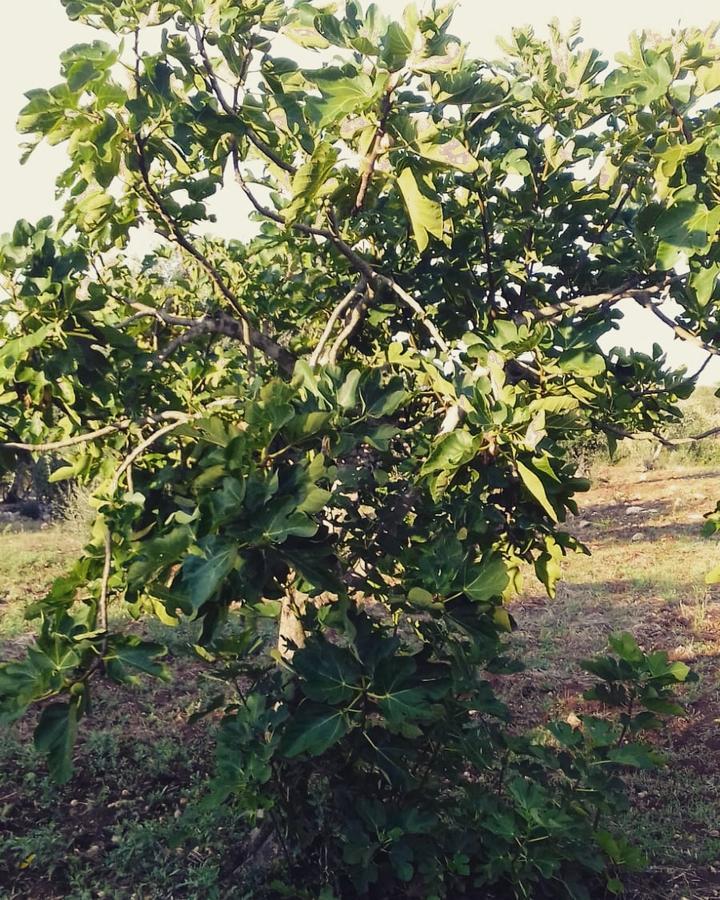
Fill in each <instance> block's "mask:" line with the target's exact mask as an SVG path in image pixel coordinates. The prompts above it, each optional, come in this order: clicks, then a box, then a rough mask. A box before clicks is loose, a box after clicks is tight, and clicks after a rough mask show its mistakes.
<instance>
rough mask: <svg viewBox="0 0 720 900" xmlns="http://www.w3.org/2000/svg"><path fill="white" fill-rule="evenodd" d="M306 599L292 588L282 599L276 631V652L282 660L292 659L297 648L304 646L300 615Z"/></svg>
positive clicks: (303, 610)
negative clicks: (277, 629)
mask: <svg viewBox="0 0 720 900" xmlns="http://www.w3.org/2000/svg"><path fill="white" fill-rule="evenodd" d="M306 601H307V597H306V595H305V594H301V593H300V592H299V591H296V590H295V589H294V588H292V587H291V588H289V589H288V593H287V596H286V597H284V598H283V601H282V609H281V612H280V628H279V631H278V650H279V652H280V655H281V656H282V658H283V659H292V658H293V653H294V652H295V650H296V649H297V648H298V647H304V646H305V630H304V628H303V624H302V615H303V613H304V612H305V603H306Z"/></svg>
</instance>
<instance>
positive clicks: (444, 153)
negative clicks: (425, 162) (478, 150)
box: [417, 137, 479, 173]
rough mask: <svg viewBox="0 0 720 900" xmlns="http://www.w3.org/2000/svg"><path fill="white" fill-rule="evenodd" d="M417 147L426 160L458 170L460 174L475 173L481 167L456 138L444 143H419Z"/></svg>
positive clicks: (448, 139)
mask: <svg viewBox="0 0 720 900" xmlns="http://www.w3.org/2000/svg"><path fill="white" fill-rule="evenodd" d="M417 147H418V151H419V153H420V155H421V156H422V157H424V158H425V159H430V160H432V161H433V162H437V163H440V164H441V165H443V166H448V167H449V168H451V169H458V170H459V171H460V172H468V173H470V172H475V171H476V169H477V168H478V165H479V163H478V161H477V160H476V159H475V157H474V156H473V155H472V153H471V152H470V151H469V150H468V148H467V147H466V146H465V145H464V144H463V143H461V141H459V140H458V139H457V138H454V137H451V138H447V139H446V140H444V141H432V142H430V141H418V142H417Z"/></svg>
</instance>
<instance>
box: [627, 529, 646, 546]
mask: <svg viewBox="0 0 720 900" xmlns="http://www.w3.org/2000/svg"><path fill="white" fill-rule="evenodd" d="M630 540H631V541H632V542H633V544H639V543H640V541H644V540H645V535H644V534H643V533H642V531H636V532H635V534H634V535H633V536H632V537H631V538H630Z"/></svg>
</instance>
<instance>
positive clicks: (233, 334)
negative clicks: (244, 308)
mask: <svg viewBox="0 0 720 900" xmlns="http://www.w3.org/2000/svg"><path fill="white" fill-rule="evenodd" d="M242 330H243V327H242V323H241V322H238V321H237V319H233V318H232V316H229V315H227V313H219V314H217V315H215V316H206V317H205V318H203V319H194V320H192V325H191V326H190V327H189V328H188V330H187V331H186V332H185V333H184V334H181V335H178V337H176V338H174V339H173V340H172V341H170V343H169V344H168V345H167V346H166V347H165V348H164V349H163V350H162V352H161V353H159V354H158V356H157V358H156V359H155V361H154V363H155V364H157V363H163V362H165V360H166V359H167V358H168V357H169V356H172V354H173V353H174V352H175V351H176V350H177V349H178V348H179V347H182V346H184V345H185V344H189V343H191V342H192V341H194V340H196V339H197V338H198V337H201V336H202V335H204V334H216V335H224V336H225V337H230V338H233V339H234V340H239V341H243V342H244V338H243V334H242Z"/></svg>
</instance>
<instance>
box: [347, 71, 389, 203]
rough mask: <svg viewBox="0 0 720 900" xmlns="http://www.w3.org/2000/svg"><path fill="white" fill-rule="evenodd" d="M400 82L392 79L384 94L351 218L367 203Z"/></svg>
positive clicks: (363, 163) (363, 165) (364, 162)
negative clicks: (393, 97)
mask: <svg viewBox="0 0 720 900" xmlns="http://www.w3.org/2000/svg"><path fill="white" fill-rule="evenodd" d="M398 81H399V75H397V74H396V75H394V76H393V77H392V78H390V79H389V81H388V85H387V88H386V89H385V93H384V94H383V98H382V101H381V103H380V121H379V122H378V126H377V128H376V129H375V134H374V135H373V139H372V141H371V142H370V147H369V148H368V152H367V154H366V156H365V159H364V160H363V162H362V164H361V166H360V168H361V171H362V176H361V178H360V187H359V188H358V192H357V197H356V198H355V203H354V205H353V208H352V211H351V213H350V215H351V216H356V215H357V214H358V213H359V212H360V210H361V209H362V208H363V204H364V203H365V197H366V196H367V192H368V188H369V187H370V181H371V180H372V176H373V173H374V172H375V165H376V163H377V161H378V157H379V156H380V152H381V150H382V144H383V138H384V137H385V134H386V133H387V122H388V117H389V116H390V111H391V110H392V95H393V92H394V91H395V89H396V88H397V85H398Z"/></svg>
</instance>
